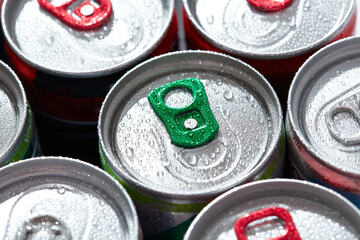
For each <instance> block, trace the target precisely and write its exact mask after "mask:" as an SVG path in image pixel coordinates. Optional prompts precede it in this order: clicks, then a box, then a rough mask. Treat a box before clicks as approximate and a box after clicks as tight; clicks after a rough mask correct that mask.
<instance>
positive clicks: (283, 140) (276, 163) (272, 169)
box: [259, 125, 286, 180]
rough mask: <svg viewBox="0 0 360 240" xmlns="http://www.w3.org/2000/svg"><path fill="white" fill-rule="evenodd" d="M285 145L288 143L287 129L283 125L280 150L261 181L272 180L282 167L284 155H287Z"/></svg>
mask: <svg viewBox="0 0 360 240" xmlns="http://www.w3.org/2000/svg"><path fill="white" fill-rule="evenodd" d="M285 143H286V138H285V127H284V125H283V127H282V132H281V138H280V142H279V147H278V149H277V151H276V153H275V156H274V158H273V160H272V161H271V163H270V165H269V167H268V168H267V169H266V171H265V172H264V173H263V174H262V175H261V177H260V178H259V180H264V179H269V178H271V177H272V176H273V174H274V173H275V171H276V169H277V167H278V166H279V165H280V163H281V160H282V159H283V156H284V153H285Z"/></svg>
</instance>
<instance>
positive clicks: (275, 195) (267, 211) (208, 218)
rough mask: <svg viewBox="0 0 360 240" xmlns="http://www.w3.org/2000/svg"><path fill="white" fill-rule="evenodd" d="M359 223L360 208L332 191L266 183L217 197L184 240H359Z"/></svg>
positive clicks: (282, 181) (314, 186)
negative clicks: (335, 239) (334, 238)
mask: <svg viewBox="0 0 360 240" xmlns="http://www.w3.org/2000/svg"><path fill="white" fill-rule="evenodd" d="M214 216H216V217H214ZM359 221H360V211H359V209H357V208H356V207H355V206H354V205H353V204H351V203H350V202H349V201H348V200H347V199H345V198H344V197H342V196H341V195H340V194H338V193H335V192H334V191H332V190H330V189H328V188H325V187H322V186H320V185H317V184H314V183H310V182H305V181H300V180H291V179H274V180H263V181H257V182H253V183H248V184H245V185H242V186H240V187H237V188H234V189H232V190H230V191H228V192H226V193H225V194H222V195H221V196H219V197H218V198H216V199H215V200H214V201H212V202H211V203H210V204H209V205H207V206H206V207H205V208H204V209H203V210H202V211H201V212H200V214H199V215H198V216H197V217H196V218H195V220H194V221H193V222H192V223H191V225H190V227H189V229H188V230H187V232H186V234H185V237H184V239H185V240H195V239H196V240H202V239H216V240H221V239H228V240H238V239H255V238H256V239H277V240H280V239H319V240H320V239H323V238H324V237H325V236H341V238H344V239H358V236H359V234H360V226H359V224H357V223H358V222H359ZM244 225H246V227H245V229H244V228H241V227H242V226H244ZM244 230H246V231H244ZM237 234H238V235H237ZM287 237H288V238H287Z"/></svg>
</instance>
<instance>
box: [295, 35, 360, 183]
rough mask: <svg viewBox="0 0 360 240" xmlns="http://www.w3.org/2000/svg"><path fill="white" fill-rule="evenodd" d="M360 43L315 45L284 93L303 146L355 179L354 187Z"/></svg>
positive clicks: (359, 169)
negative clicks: (313, 51) (318, 46)
mask: <svg viewBox="0 0 360 240" xmlns="http://www.w3.org/2000/svg"><path fill="white" fill-rule="evenodd" d="M359 49H360V38H359V37H352V38H347V39H345V40H341V41H337V42H335V43H333V44H331V45H329V46H328V47H325V48H323V49H322V50H320V51H318V52H317V53H316V54H314V55H313V56H312V57H310V58H309V59H308V60H307V61H306V62H305V64H304V65H303V66H302V67H301V68H300V70H299V71H298V73H297V74H296V76H295V78H294V80H293V82H292V85H291V87H290V91H289V98H288V116H289V122H290V123H291V125H292V128H293V131H294V132H295V133H296V135H297V137H298V138H299V140H300V141H301V142H302V143H303V144H304V147H305V151H308V152H310V153H311V154H312V156H313V158H314V159H316V160H317V161H320V162H321V163H322V165H323V166H326V167H329V168H331V169H333V170H334V171H335V172H337V173H340V174H342V175H344V176H348V177H350V178H352V179H353V180H354V181H357V189H358V190H360V188H359V180H360V164H359V161H360V160H359V153H360V108H359V106H360V95H359V94H360V77H359V76H360V75H359V73H360V50H359ZM323 174H325V175H326V174H327V173H326V172H324V173H323ZM332 180H334V181H335V179H332ZM342 182H343V181H341V182H339V184H340V183H342Z"/></svg>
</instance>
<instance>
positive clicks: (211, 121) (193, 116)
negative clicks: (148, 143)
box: [148, 78, 219, 147]
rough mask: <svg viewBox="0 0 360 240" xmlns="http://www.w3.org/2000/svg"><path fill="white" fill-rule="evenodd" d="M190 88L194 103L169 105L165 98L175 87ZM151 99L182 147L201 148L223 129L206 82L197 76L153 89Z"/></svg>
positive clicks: (173, 138) (172, 136) (175, 140)
mask: <svg viewBox="0 0 360 240" xmlns="http://www.w3.org/2000/svg"><path fill="white" fill-rule="evenodd" d="M181 88H186V89H189V90H190V91H191V93H192V95H193V99H192V101H191V103H190V104H189V105H188V106H186V107H184V108H173V107H169V106H167V105H166V103H165V101H164V98H165V96H166V94H167V93H169V92H170V91H172V90H175V89H181ZM148 99H149V102H150V105H151V106H152V108H153V109H154V111H155V113H156V115H157V116H158V117H159V118H160V119H161V121H162V122H163V123H164V125H165V127H166V130H167V132H168V133H169V135H170V138H171V141H172V143H174V144H176V145H180V146H182V147H197V146H200V145H202V144H204V143H207V142H209V141H211V140H212V139H213V138H214V137H215V136H216V134H217V132H218V131H219V124H218V122H217V121H216V119H215V117H214V114H213V113H212V111H211V109H210V106H209V102H208V99H207V96H206V92H205V89H204V85H203V84H202V83H201V81H200V80H199V79H197V78H187V79H182V80H178V81H175V82H171V83H168V84H165V85H163V86H160V87H158V88H155V89H153V90H152V91H151V92H150V93H149V95H148Z"/></svg>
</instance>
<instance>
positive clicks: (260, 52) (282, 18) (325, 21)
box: [183, 0, 355, 59]
mask: <svg viewBox="0 0 360 240" xmlns="http://www.w3.org/2000/svg"><path fill="white" fill-rule="evenodd" d="M255 2H256V1H255ZM259 2H260V1H259ZM263 2H265V1H263ZM267 2H271V1H267ZM183 3H184V8H185V11H186V15H187V17H189V19H190V21H191V24H192V25H193V26H194V27H195V29H196V31H197V32H198V33H199V34H200V35H201V36H202V37H203V38H204V39H205V40H207V41H208V42H209V43H211V44H212V45H213V46H215V47H217V48H219V49H221V50H223V51H225V52H227V53H230V54H234V55H236V56H241V57H250V58H258V59H283V58H289V57H294V56H297V55H301V54H304V53H307V52H310V51H313V50H316V49H318V48H320V47H322V46H324V45H325V44H327V43H329V42H330V41H332V40H333V39H335V37H336V36H338V35H339V34H340V33H341V32H342V30H343V29H344V28H345V26H347V24H348V23H349V21H350V19H351V17H352V16H353V14H355V0H345V1H337V0H328V1H311V0H294V1H292V3H291V4H290V5H288V6H287V7H286V8H284V9H282V10H279V11H275V12H263V11H259V10H257V9H256V8H254V7H253V5H252V4H250V3H249V1H245V0H244V1H238V0H231V1H216V0H211V1H209V0H183Z"/></svg>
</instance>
